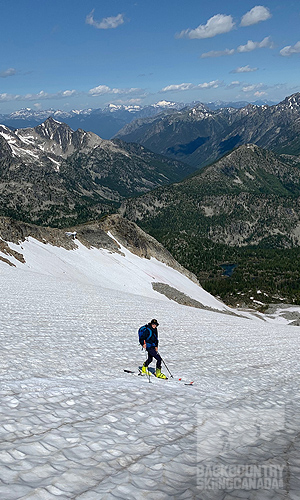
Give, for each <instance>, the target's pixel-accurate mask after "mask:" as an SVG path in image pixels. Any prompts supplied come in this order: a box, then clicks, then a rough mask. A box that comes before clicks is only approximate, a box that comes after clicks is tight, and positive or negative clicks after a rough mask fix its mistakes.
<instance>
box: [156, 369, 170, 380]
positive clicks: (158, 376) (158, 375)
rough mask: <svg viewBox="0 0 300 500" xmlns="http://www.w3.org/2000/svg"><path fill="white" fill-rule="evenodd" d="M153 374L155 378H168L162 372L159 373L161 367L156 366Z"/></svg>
mask: <svg viewBox="0 0 300 500" xmlns="http://www.w3.org/2000/svg"><path fill="white" fill-rule="evenodd" d="M155 376H156V377H157V378H164V379H167V378H168V377H166V376H165V374H164V373H161V369H160V368H156V372H155Z"/></svg>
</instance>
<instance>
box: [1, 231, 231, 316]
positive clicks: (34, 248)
mask: <svg viewBox="0 0 300 500" xmlns="http://www.w3.org/2000/svg"><path fill="white" fill-rule="evenodd" d="M109 236H111V235H110V234H109ZM111 237H112V238H113V236H111ZM76 245H77V249H76V250H73V251H70V250H66V249H65V248H63V247H55V246H52V245H49V244H44V243H42V242H40V241H38V240H35V239H33V238H31V237H29V238H28V239H26V240H25V241H24V242H23V243H22V245H21V246H20V245H16V244H13V243H9V246H10V247H11V248H12V249H13V250H16V251H17V252H21V253H22V254H23V255H24V258H25V261H26V263H25V264H22V263H21V262H19V261H18V260H16V259H15V258H13V257H11V258H10V261H11V262H12V263H13V264H14V265H15V266H17V267H18V268H20V269H21V268H22V269H25V270H31V271H35V272H40V273H42V274H47V275H53V276H54V275H55V276H57V277H61V276H64V277H67V278H68V279H70V280H72V281H74V280H75V281H80V282H83V283H93V284H94V285H95V286H101V287H104V288H109V289H114V290H120V291H126V292H127V293H134V294H137V295H142V296H147V297H156V298H157V297H159V298H161V299H162V300H169V299H167V298H166V297H164V296H163V295H161V294H159V293H158V292H156V291H154V290H153V288H152V284H151V283H152V282H158V283H159V282H162V283H165V284H168V285H169V286H172V287H174V288H176V289H178V290H180V291H181V292H183V293H185V294H187V295H189V296H190V297H192V298H194V299H195V300H198V301H199V302H200V303H201V304H203V305H204V306H206V307H210V308H214V309H218V310H220V311H225V310H227V311H230V308H228V307H226V306H225V305H224V304H223V303H222V302H220V301H219V300H217V299H215V298H214V297H213V296H212V295H210V294H209V293H208V292H206V291H205V290H203V288H201V287H199V286H198V285H197V284H196V283H193V282H192V281H191V280H190V279H188V278H187V277H186V276H184V275H183V274H181V273H179V272H178V271H175V270H174V269H172V268H171V267H169V266H167V265H166V264H163V263H162V262H160V261H158V260H157V259H155V258H151V259H143V258H140V257H138V256H137V255H134V254H132V253H131V252H130V251H129V250H127V249H126V248H124V247H123V246H122V245H121V244H120V243H118V245H119V246H120V248H121V253H120V254H118V253H113V252H110V251H109V250H106V249H97V248H90V249H88V248H87V247H86V246H84V245H83V244H82V243H80V241H78V240H76ZM0 255H2V256H3V257H5V258H7V255H5V254H3V253H1V252H0Z"/></svg>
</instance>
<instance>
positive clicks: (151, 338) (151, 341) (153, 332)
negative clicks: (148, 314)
mask: <svg viewBox="0 0 300 500" xmlns="http://www.w3.org/2000/svg"><path fill="white" fill-rule="evenodd" d="M143 340H145V341H146V349H150V347H157V346H158V331H157V328H152V325H151V324H150V323H149V324H148V325H146V330H145V332H144V333H143V335H142V337H141V338H140V343H141V344H142V341H143Z"/></svg>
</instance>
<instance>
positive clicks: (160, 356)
mask: <svg viewBox="0 0 300 500" xmlns="http://www.w3.org/2000/svg"><path fill="white" fill-rule="evenodd" d="M160 357H161V356H160ZM161 360H162V362H163V364H164V365H165V367H166V369H167V370H168V372H169V374H170V375H171V378H173V375H172V373H171V372H170V370H169V368H168V367H167V365H166V363H165V362H164V360H163V358H161Z"/></svg>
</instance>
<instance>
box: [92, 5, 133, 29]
mask: <svg viewBox="0 0 300 500" xmlns="http://www.w3.org/2000/svg"><path fill="white" fill-rule="evenodd" d="M94 12H95V9H93V10H92V12H90V13H89V14H88V15H87V16H86V18H85V22H86V24H90V25H91V26H94V28H97V29H98V30H108V29H114V28H117V27H118V26H120V25H121V24H123V23H124V14H118V15H117V16H115V17H104V18H103V19H102V20H101V21H96V20H95V19H94Z"/></svg>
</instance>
